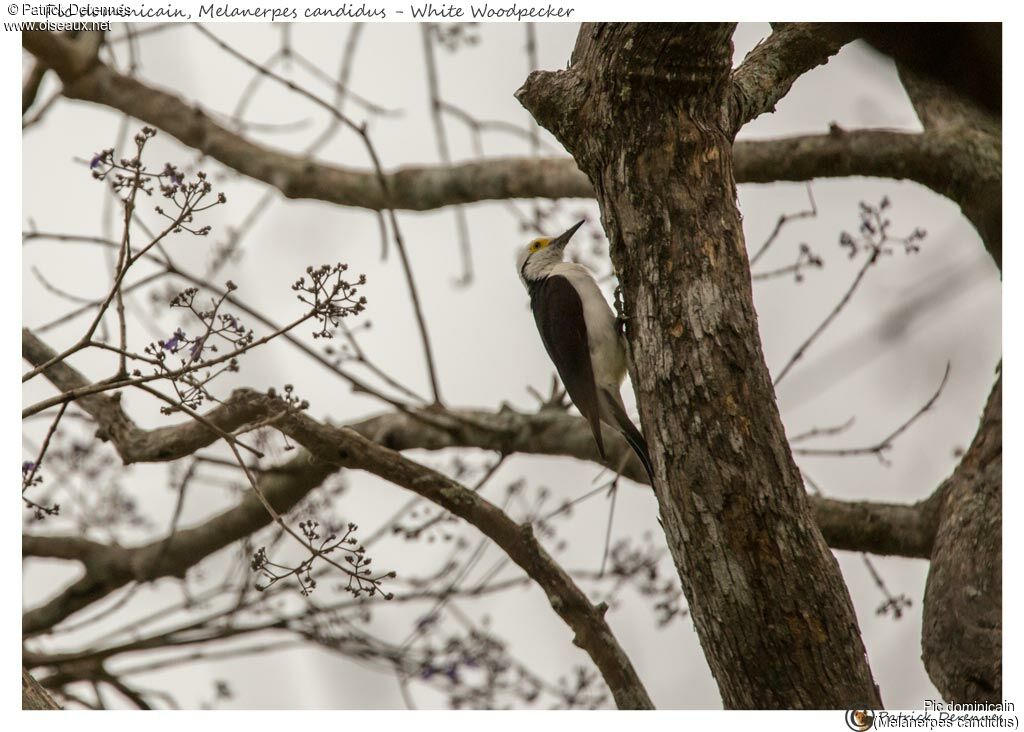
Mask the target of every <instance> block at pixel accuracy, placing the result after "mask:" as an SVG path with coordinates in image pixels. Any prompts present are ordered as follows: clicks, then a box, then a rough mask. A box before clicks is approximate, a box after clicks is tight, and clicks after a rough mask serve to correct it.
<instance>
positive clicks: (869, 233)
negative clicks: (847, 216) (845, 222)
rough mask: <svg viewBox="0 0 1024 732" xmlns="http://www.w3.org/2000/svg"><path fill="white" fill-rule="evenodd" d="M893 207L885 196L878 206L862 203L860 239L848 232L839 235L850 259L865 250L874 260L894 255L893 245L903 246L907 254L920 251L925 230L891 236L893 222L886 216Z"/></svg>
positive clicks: (840, 243) (840, 244) (917, 229)
mask: <svg viewBox="0 0 1024 732" xmlns="http://www.w3.org/2000/svg"><path fill="white" fill-rule="evenodd" d="M891 206H892V202H891V201H890V200H889V197H888V196H884V197H883V198H882V200H881V201H880V202H879V204H878V205H877V206H873V205H871V204H869V203H865V202H864V201H861V202H860V237H859V238H857V237H854V236H853V235H852V234H850V233H849V232H846V231H844V232H842V233H841V234H840V235H839V246H841V247H843V248H844V249H846V250H848V254H849V256H850V259H853V258H854V257H856V256H857V254H858V253H859V252H861V251H864V250H867V251H868V252H869V253H870V254H871V256H872V257H873V258H877V257H878V256H880V255H882V254H892V253H893V248H892V246H891V245H892V244H902V245H903V251H904V252H906V253H907V254H914V253H916V252H918V251H920V249H921V246H920V242H921V241H922V240H923V239H924V238H925V236H926V235H927V232H926V231H925V230H924V229H921V228H916V229H914V230H913V231H912V232H910V234H909V235H908V236H903V237H898V236H892V235H890V234H889V229H890V228H891V227H892V221H891V220H890V219H889V218H888V217H887V216H886V211H888V209H889V208H890V207H891Z"/></svg>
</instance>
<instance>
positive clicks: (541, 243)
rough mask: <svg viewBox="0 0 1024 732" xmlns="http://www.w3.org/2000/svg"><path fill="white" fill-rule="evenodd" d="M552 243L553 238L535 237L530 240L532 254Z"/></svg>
mask: <svg viewBox="0 0 1024 732" xmlns="http://www.w3.org/2000/svg"><path fill="white" fill-rule="evenodd" d="M550 243H551V240H550V239H547V238H541V239H534V240H533V241H531V242H530V247H529V249H530V254H533V253H534V252H539V251H540V250H541V249H543V248H544V247H546V246H547V245H548V244H550Z"/></svg>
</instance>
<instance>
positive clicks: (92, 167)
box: [89, 152, 103, 170]
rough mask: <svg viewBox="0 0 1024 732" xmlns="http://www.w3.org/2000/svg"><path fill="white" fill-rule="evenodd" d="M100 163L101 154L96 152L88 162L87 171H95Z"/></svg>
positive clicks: (101, 159) (101, 160)
mask: <svg viewBox="0 0 1024 732" xmlns="http://www.w3.org/2000/svg"><path fill="white" fill-rule="evenodd" d="M102 162H103V153H101V152H98V153H96V154H95V155H93V156H92V160H90V161H89V169H90V170H96V168H98V167H100V163H102Z"/></svg>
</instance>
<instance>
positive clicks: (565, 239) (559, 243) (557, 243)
mask: <svg viewBox="0 0 1024 732" xmlns="http://www.w3.org/2000/svg"><path fill="white" fill-rule="evenodd" d="M585 223H586V219H584V220H583V221H580V222H578V223H576V224H573V225H572V226H571V227H569V228H568V229H567V230H566V231H565V233H564V234H561V235H560V236H557V237H555V238H554V239H552V240H551V243H550V244H549V245H548V246H549V247H550V248H552V249H565V245H566V244H568V243H569V240H570V239H572V235H573V234H575V233H576V230H577V229H578V228H580V227H581V226H583V224H585Z"/></svg>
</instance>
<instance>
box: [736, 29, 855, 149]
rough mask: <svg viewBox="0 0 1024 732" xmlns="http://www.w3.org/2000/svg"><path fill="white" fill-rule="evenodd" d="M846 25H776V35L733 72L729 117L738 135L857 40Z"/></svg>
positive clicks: (758, 47) (755, 48) (773, 108)
mask: <svg viewBox="0 0 1024 732" xmlns="http://www.w3.org/2000/svg"><path fill="white" fill-rule="evenodd" d="M843 27H844V26H843V25H842V24H834V25H831V26H830V25H827V24H824V23H776V24H773V26H772V34H771V35H770V36H768V38H766V39H765V40H763V41H761V43H759V44H757V46H755V47H754V49H753V50H752V51H751V52H750V53H748V54H747V56H746V58H744V59H743V63H742V64H740V66H739V68H737V69H736V71H734V72H733V76H732V91H731V94H730V96H729V99H728V104H729V110H728V117H729V121H730V124H731V127H732V130H733V134H735V133H736V132H737V131H738V130H739V129H740V128H741V127H742V126H743V125H745V124H746V123H747V122H750V121H751V120H752V119H754V118H755V117H758V116H759V115H762V114H764V113H765V112H774V111H775V105H776V104H777V103H778V102H779V100H781V99H782V98H783V97H785V96H786V95H787V94H789V90H790V88H791V87H792V86H793V82H795V81H796V80H797V79H799V78H800V77H801V76H803V75H804V74H805V73H807V72H808V71H810V70H811V69H813V68H814V67H815V66H820V65H822V64H824V63H828V60H829V59H830V58H831V57H832V56H834V55H835V54H837V53H838V52H839V49H841V48H842V47H843V46H844V45H846V44H847V43H848V42H850V41H851V40H853V34H852V33H844V32H843V31H842V28H843Z"/></svg>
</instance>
